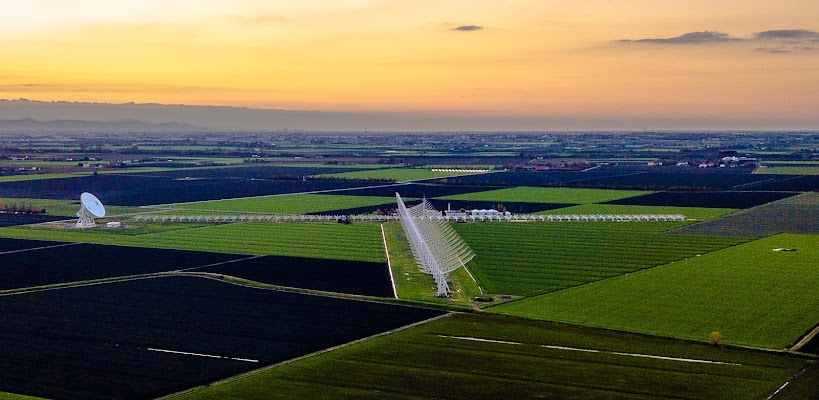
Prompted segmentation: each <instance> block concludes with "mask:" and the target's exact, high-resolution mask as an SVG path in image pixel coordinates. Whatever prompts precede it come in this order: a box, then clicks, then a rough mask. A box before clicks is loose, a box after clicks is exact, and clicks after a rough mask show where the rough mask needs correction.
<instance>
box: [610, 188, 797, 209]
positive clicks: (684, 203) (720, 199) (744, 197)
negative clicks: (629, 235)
mask: <svg viewBox="0 0 819 400" xmlns="http://www.w3.org/2000/svg"><path fill="white" fill-rule="evenodd" d="M795 194H796V193H787V192H660V193H653V194H648V195H644V196H636V197H630V198H625V199H619V200H613V201H609V202H608V204H621V205H642V206H672V207H708V208H750V207H756V206H758V205H762V204H765V203H768V202H771V201H776V200H781V199H784V198H787V197H790V196H793V195H795Z"/></svg>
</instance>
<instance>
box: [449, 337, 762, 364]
mask: <svg viewBox="0 0 819 400" xmlns="http://www.w3.org/2000/svg"><path fill="white" fill-rule="evenodd" d="M437 336H438V337H442V338H447V339H457V340H470V341H474V342H485V343H497V344H507V345H522V344H526V345H533V346H539V347H542V348H545V349H551V350H565V351H579V352H583V353H600V354H612V355H617V356H627V357H640V358H652V359H656V360H667V361H680V362H687V363H700V364H719V365H735V366H746V364H740V363H734V362H727V361H713V360H700V359H696V358H681V357H671V356H657V355H653V354H641V353H624V352H619V351H608V350H595V349H581V348H578V347H566V346H557V345H549V344H533V343H520V342H509V341H505V340H493V339H483V338H476V337H469V336H448V335H437Z"/></svg>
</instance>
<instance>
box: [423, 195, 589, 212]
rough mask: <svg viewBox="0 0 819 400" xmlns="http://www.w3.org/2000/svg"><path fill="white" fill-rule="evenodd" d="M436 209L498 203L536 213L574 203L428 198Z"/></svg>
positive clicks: (482, 207) (457, 208)
mask: <svg viewBox="0 0 819 400" xmlns="http://www.w3.org/2000/svg"><path fill="white" fill-rule="evenodd" d="M429 202H430V203H432V205H433V206H434V207H435V208H437V209H438V210H446V209H447V207H451V208H452V209H453V210H460V209H462V208H463V209H466V210H474V209H495V207H497V206H498V205H503V206H504V207H506V211H509V212H511V213H527V214H528V213H536V212H539V211H548V210H555V209H558V208H564V207H571V206H574V205H576V204H564V203H524V202H514V201H494V202H493V201H472V200H438V199H431V200H429Z"/></svg>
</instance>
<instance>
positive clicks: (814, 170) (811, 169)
mask: <svg viewBox="0 0 819 400" xmlns="http://www.w3.org/2000/svg"><path fill="white" fill-rule="evenodd" d="M754 173H755V174H771V175H819V166H804V167H801V166H800V167H768V168H757V169H756V170H754Z"/></svg>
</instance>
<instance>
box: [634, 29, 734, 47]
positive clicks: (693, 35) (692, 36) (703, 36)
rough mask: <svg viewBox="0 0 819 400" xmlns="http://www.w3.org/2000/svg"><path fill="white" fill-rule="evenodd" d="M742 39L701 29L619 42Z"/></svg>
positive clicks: (663, 42)
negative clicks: (670, 35) (676, 34)
mask: <svg viewBox="0 0 819 400" xmlns="http://www.w3.org/2000/svg"><path fill="white" fill-rule="evenodd" d="M740 40H742V39H739V38H735V37H732V36H731V35H729V34H727V33H722V32H714V31H702V32H688V33H684V34H682V35H680V36H674V37H670V38H646V39H622V40H620V42H621V43H654V44H672V45H677V44H708V43H723V42H735V41H740Z"/></svg>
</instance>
